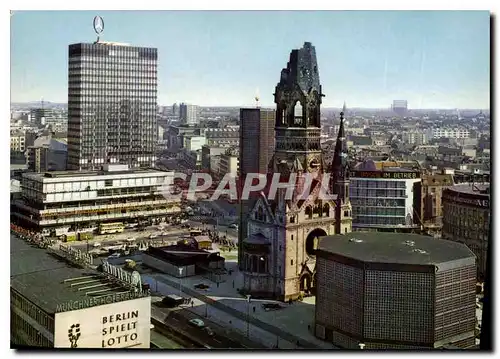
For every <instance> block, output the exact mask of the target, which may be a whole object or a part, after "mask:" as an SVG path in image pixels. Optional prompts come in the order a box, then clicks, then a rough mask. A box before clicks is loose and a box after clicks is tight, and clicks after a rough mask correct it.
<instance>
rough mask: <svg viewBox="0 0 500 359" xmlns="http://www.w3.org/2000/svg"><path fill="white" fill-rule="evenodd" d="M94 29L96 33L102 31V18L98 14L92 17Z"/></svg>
mask: <svg viewBox="0 0 500 359" xmlns="http://www.w3.org/2000/svg"><path fill="white" fill-rule="evenodd" d="M94 31H95V33H96V34H97V35H100V34H101V33H102V32H103V31H104V20H103V19H102V17H100V16H96V17H94Z"/></svg>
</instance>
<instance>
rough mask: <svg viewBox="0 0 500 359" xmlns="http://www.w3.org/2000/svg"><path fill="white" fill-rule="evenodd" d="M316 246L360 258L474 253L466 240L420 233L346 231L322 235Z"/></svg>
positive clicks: (418, 259)
mask: <svg viewBox="0 0 500 359" xmlns="http://www.w3.org/2000/svg"><path fill="white" fill-rule="evenodd" d="M318 250H320V251H323V252H328V253H334V254H338V255H340V256H343V257H347V258H353V259H356V260H359V261H363V262H374V263H394V264H415V265H437V264H440V263H445V262H450V261H455V260H459V259H465V258H470V257H474V253H472V252H471V250H470V249H469V248H467V246H466V245H465V244H462V243H458V242H453V241H447V240H444V239H435V238H433V237H429V236H422V235H419V234H403V233H383V232H370V233H368V232H367V233H359V232H356V233H348V234H341V235H335V236H326V237H322V238H321V240H320V242H319V245H318Z"/></svg>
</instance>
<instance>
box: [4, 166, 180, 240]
mask: <svg viewBox="0 0 500 359" xmlns="http://www.w3.org/2000/svg"><path fill="white" fill-rule="evenodd" d="M172 183H173V173H172V172H162V171H157V170H152V169H149V170H148V169H133V170H129V169H128V168H127V167H126V166H124V165H108V166H104V169H103V170H102V171H92V172H90V171H89V172H84V171H67V172H57V171H56V172H46V173H24V174H23V177H22V180H21V199H19V200H16V201H14V206H15V208H16V211H15V212H13V216H15V219H16V220H17V222H18V223H20V224H22V225H23V226H25V227H28V228H33V229H35V230H37V231H40V232H42V233H44V234H47V235H58V233H68V232H69V233H71V232H75V231H77V230H78V231H79V232H91V231H94V230H96V229H98V228H99V225H100V224H102V223H115V222H118V223H119V222H122V223H132V224H133V223H138V222H139V221H141V220H145V219H148V218H161V217H163V218H164V217H167V216H169V215H172V214H176V213H179V212H180V211H181V208H180V200H175V199H166V198H165V197H164V195H163V194H164V191H166V190H167V188H168V186H170V185H171V184H172ZM54 233H55V234H54Z"/></svg>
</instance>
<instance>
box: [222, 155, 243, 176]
mask: <svg viewBox="0 0 500 359" xmlns="http://www.w3.org/2000/svg"><path fill="white" fill-rule="evenodd" d="M239 163H240V161H239V153H234V152H232V151H231V150H228V151H227V152H226V153H223V154H221V155H220V158H219V174H220V175H221V176H224V175H226V174H230V175H231V176H234V177H237V176H238V169H239Z"/></svg>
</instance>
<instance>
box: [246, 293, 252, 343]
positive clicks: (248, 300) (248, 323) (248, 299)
mask: <svg viewBox="0 0 500 359" xmlns="http://www.w3.org/2000/svg"><path fill="white" fill-rule="evenodd" d="M251 298H252V296H251V295H248V294H247V338H250V299H251Z"/></svg>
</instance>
